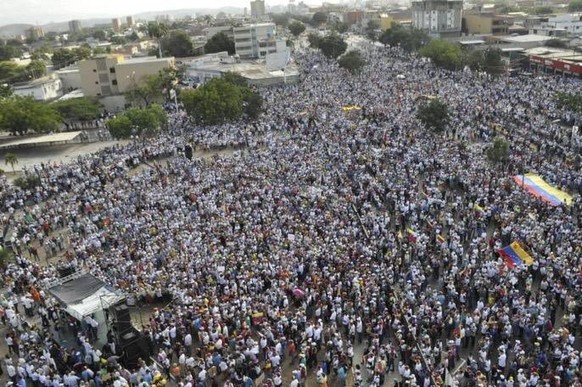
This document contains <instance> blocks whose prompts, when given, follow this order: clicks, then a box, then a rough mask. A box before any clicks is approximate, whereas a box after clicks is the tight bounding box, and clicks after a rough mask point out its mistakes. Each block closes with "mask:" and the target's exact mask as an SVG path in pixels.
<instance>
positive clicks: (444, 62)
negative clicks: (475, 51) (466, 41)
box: [419, 39, 463, 70]
mask: <svg viewBox="0 0 582 387" xmlns="http://www.w3.org/2000/svg"><path fill="white" fill-rule="evenodd" d="M419 53H420V55H422V56H424V57H427V58H430V60H431V61H432V62H433V63H434V64H435V65H436V66H438V67H442V68H444V69H447V70H457V69H460V68H461V67H462V64H463V53H462V51H461V48H460V47H459V45H457V44H455V43H451V42H449V41H446V40H444V39H433V40H431V41H430V42H429V43H428V44H427V45H426V46H424V47H422V48H421V49H420V51H419Z"/></svg>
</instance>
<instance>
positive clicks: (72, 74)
mask: <svg viewBox="0 0 582 387" xmlns="http://www.w3.org/2000/svg"><path fill="white" fill-rule="evenodd" d="M55 74H56V75H57V76H58V77H59V79H60V80H61V83H62V84H63V90H64V92H65V93H66V92H68V91H71V90H75V89H81V87H82V86H81V73H80V72H79V66H78V65H74V66H69V67H65V68H62V69H60V70H57V71H55Z"/></svg>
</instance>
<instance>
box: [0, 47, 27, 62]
mask: <svg viewBox="0 0 582 387" xmlns="http://www.w3.org/2000/svg"><path fill="white" fill-rule="evenodd" d="M21 56H22V50H21V49H20V48H18V47H14V46H9V45H2V44H0V60H10V59H12V58H20V57H21Z"/></svg>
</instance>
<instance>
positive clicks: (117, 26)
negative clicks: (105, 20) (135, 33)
mask: <svg viewBox="0 0 582 387" xmlns="http://www.w3.org/2000/svg"><path fill="white" fill-rule="evenodd" d="M111 27H112V28H113V31H115V32H119V31H121V19H120V18H115V19H111Z"/></svg>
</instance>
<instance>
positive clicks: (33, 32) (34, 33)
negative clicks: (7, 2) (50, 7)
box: [26, 26, 44, 40]
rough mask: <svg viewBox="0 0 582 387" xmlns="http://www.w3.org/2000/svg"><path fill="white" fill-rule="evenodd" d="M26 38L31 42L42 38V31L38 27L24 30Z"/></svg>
mask: <svg viewBox="0 0 582 387" xmlns="http://www.w3.org/2000/svg"><path fill="white" fill-rule="evenodd" d="M26 37H27V38H28V39H32V40H35V39H39V38H42V37H44V30H43V29H42V27H40V26H34V27H30V28H29V29H27V30H26Z"/></svg>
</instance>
